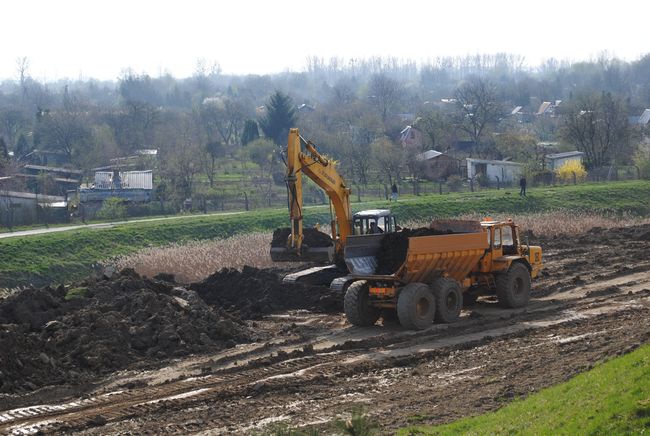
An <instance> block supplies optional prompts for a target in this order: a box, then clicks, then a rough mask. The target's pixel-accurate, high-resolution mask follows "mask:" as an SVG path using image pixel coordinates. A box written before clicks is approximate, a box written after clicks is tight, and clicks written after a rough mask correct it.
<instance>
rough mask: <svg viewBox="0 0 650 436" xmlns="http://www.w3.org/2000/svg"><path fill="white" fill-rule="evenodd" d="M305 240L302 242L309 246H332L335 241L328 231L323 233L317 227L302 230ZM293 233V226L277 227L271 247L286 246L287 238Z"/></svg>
mask: <svg viewBox="0 0 650 436" xmlns="http://www.w3.org/2000/svg"><path fill="white" fill-rule="evenodd" d="M302 233H303V240H302V243H303V244H306V245H307V246H309V247H331V246H332V245H333V244H334V242H333V241H332V237H331V236H330V235H328V234H327V233H323V232H321V231H319V230H317V229H315V228H312V227H310V228H304V229H303V230H302ZM289 235H291V228H289V227H282V228H279V229H275V231H274V232H273V240H272V241H271V247H285V246H286V245H287V238H289Z"/></svg>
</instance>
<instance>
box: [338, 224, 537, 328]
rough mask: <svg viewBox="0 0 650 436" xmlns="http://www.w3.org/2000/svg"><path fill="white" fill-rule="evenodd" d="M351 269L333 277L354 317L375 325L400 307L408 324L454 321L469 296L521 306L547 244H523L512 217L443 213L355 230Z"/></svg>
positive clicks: (349, 252)
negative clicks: (412, 223) (414, 226)
mask: <svg viewBox="0 0 650 436" xmlns="http://www.w3.org/2000/svg"><path fill="white" fill-rule="evenodd" d="M345 262H346V264H347V266H348V270H349V271H350V274H349V275H348V276H345V277H341V278H339V279H337V280H335V281H334V282H333V283H332V287H333V288H334V289H340V290H345V299H344V307H345V314H346V316H347V318H348V320H349V321H350V322H351V323H352V324H354V325H357V326H368V325H373V324H374V323H375V322H377V320H378V319H379V318H380V317H381V316H384V317H391V316H394V315H395V314H396V315H397V318H398V319H399V322H400V323H401V324H402V325H403V326H404V327H406V328H411V329H424V328H427V327H428V326H430V325H431V324H432V323H433V321H434V319H435V320H436V321H438V322H453V321H455V320H457V319H458V317H459V316H460V311H461V308H462V307H463V304H466V305H468V304H472V303H473V302H475V301H476V299H477V298H478V296H479V295H482V294H496V296H497V298H498V300H499V303H500V304H501V305H502V306H505V307H511V308H514V307H522V306H525V305H526V304H528V300H529V298H530V288H531V279H533V278H535V277H537V275H538V274H539V271H540V270H541V268H542V249H541V248H540V247H537V246H529V245H527V244H522V241H521V239H520V235H519V231H518V228H517V226H516V225H515V224H514V223H513V222H512V220H509V221H505V222H500V221H492V220H485V221H481V222H479V221H459V220H444V221H443V220H440V221H434V222H432V223H431V226H430V227H429V228H427V229H418V230H415V231H412V230H403V231H401V232H395V233H390V234H385V235H384V234H381V235H360V236H349V237H348V241H347V245H346V247H345Z"/></svg>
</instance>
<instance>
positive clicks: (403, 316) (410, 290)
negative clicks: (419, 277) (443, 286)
mask: <svg viewBox="0 0 650 436" xmlns="http://www.w3.org/2000/svg"><path fill="white" fill-rule="evenodd" d="M435 313H436V300H435V298H434V297H433V292H431V289H430V288H429V287H428V286H427V285H425V284H424V283H409V284H408V285H406V286H404V287H403V288H402V290H401V291H400V293H399V296H398V297H397V318H398V319H399V323H400V324H402V327H404V328H407V329H413V330H422V329H425V328H427V327H430V326H431V324H433V318H434V316H435Z"/></svg>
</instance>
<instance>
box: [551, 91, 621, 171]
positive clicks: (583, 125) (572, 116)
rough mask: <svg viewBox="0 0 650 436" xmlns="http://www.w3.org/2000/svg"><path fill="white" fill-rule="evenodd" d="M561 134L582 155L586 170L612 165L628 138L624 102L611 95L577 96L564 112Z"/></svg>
mask: <svg viewBox="0 0 650 436" xmlns="http://www.w3.org/2000/svg"><path fill="white" fill-rule="evenodd" d="M561 135H562V138H563V139H564V140H565V141H566V142H568V143H569V144H571V145H573V146H575V147H576V148H577V149H578V150H580V151H582V152H584V153H585V161H586V164H587V167H588V168H597V167H602V166H605V165H608V164H610V163H612V161H613V159H614V157H615V156H617V155H621V154H620V153H619V152H620V151H622V150H623V149H624V148H625V147H626V146H627V145H628V144H629V139H630V127H629V125H628V122H627V114H626V112H625V109H624V106H623V102H622V101H621V99H620V98H617V97H614V96H612V94H610V93H602V94H601V95H582V96H580V97H578V98H577V99H576V101H575V102H573V103H572V104H570V105H568V107H567V109H566V110H565V113H564V125H563V128H562V131H561ZM630 155H631V153H630Z"/></svg>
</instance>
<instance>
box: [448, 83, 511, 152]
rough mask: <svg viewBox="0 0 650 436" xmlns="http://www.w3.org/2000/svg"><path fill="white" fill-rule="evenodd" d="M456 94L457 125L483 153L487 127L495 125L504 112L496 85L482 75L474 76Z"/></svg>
mask: <svg viewBox="0 0 650 436" xmlns="http://www.w3.org/2000/svg"><path fill="white" fill-rule="evenodd" d="M454 96H455V98H456V114H455V116H456V125H457V126H458V128H459V129H460V130H462V131H463V132H465V133H467V134H468V135H469V137H470V139H471V140H472V141H474V144H475V147H476V149H477V151H478V152H479V154H481V153H482V147H481V145H482V144H481V139H482V138H483V135H484V133H485V131H486V129H487V128H488V127H489V126H491V125H495V124H496V123H497V122H498V121H499V119H500V118H501V116H502V113H503V110H502V107H501V105H500V104H499V102H498V101H497V99H496V92H495V89H494V86H492V84H491V83H489V82H488V81H486V80H484V79H482V78H480V77H474V78H472V79H470V80H468V81H467V82H465V83H463V84H462V85H461V86H460V87H458V88H457V89H456V92H455V94H454Z"/></svg>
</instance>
